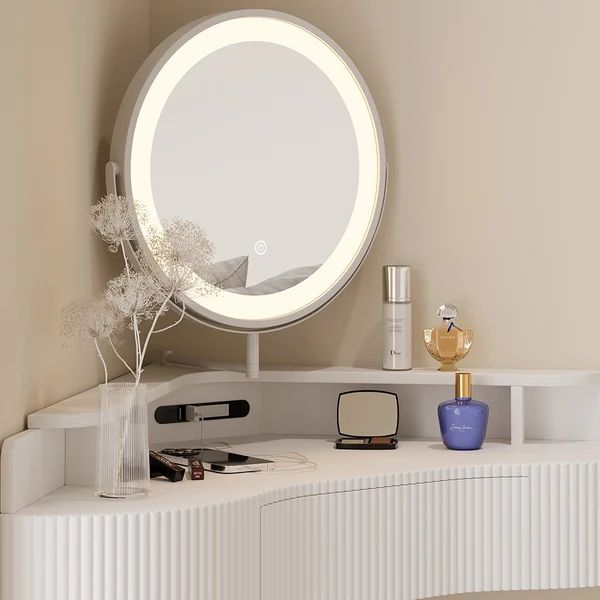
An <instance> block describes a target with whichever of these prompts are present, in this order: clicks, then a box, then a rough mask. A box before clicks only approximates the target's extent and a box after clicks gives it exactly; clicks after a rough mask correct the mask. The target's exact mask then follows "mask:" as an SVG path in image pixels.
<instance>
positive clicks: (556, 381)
mask: <svg viewBox="0 0 600 600" xmlns="http://www.w3.org/2000/svg"><path fill="white" fill-rule="evenodd" d="M469 372H471V373H472V374H473V385H474V386H496V387H508V388H510V399H511V443H513V444H522V443H523V442H524V433H525V402H526V393H527V388H532V387H579V386H587V385H600V371H577V370H558V369H557V370H531V369H469ZM128 380H129V376H124V377H120V378H119V379H117V380H116V381H128ZM453 381H454V373H451V372H441V371H437V370H435V369H423V368H415V369H412V370H411V371H384V370H380V369H361V368H355V367H324V368H314V367H293V368H270V369H265V370H263V371H261V372H260V375H259V377H258V378H256V379H248V378H247V377H246V376H245V375H244V374H243V373H238V372H235V371H207V370H204V371H202V370H190V369H185V368H180V367H165V366H160V365H149V366H148V367H147V368H146V369H145V370H144V382H145V383H146V385H147V386H148V401H149V402H152V401H154V400H157V399H159V398H160V397H162V396H164V395H166V394H168V393H172V392H175V391H177V390H179V389H182V388H184V387H187V386H191V385H201V384H239V383H244V384H246V385H252V386H255V385H261V384H269V383H290V384H294V383H316V384H354V385H446V386H451V385H452V384H453ZM97 422H98V389H97V388H92V389H90V390H87V391H85V392H82V393H81V394H77V395H75V396H72V397H71V398H67V399H66V400H63V401H62V402H57V403H56V404H53V405H52V406H49V407H47V408H44V409H42V410H39V411H37V412H34V413H32V414H30V415H29V417H28V419H27V425H28V427H29V428H30V429H71V428H78V427H93V426H95V425H96V424H97Z"/></svg>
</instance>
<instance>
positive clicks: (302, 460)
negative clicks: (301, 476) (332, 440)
mask: <svg viewBox="0 0 600 600" xmlns="http://www.w3.org/2000/svg"><path fill="white" fill-rule="evenodd" d="M252 456H255V457H256V458H264V459H265V460H272V461H273V468H272V469H269V470H268V471H263V473H300V472H303V471H314V470H315V469H316V468H317V463H316V462H314V461H312V460H309V459H308V458H307V457H306V456H304V454H300V452H279V453H277V454H255V453H254V452H253V453H252Z"/></svg>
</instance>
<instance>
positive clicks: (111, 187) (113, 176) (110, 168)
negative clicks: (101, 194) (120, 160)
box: [104, 160, 121, 194]
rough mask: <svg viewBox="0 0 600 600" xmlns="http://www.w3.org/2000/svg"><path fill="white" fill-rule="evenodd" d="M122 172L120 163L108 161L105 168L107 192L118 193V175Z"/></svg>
mask: <svg viewBox="0 0 600 600" xmlns="http://www.w3.org/2000/svg"><path fill="white" fill-rule="evenodd" d="M120 172H121V169H120V168H119V165H118V164H117V163H116V162H113V161H110V160H109V161H108V162H107V163H106V167H105V168H104V178H105V180H106V193H107V194H118V193H119V191H118V190H117V175H118V174H119V173H120Z"/></svg>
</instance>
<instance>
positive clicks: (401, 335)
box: [383, 265, 412, 371]
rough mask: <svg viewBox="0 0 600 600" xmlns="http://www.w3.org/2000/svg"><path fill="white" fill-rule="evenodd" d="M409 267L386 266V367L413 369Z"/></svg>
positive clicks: (384, 269)
mask: <svg viewBox="0 0 600 600" xmlns="http://www.w3.org/2000/svg"><path fill="white" fill-rule="evenodd" d="M411 340H412V302H411V293H410V267H409V266H406V265H386V266H384V267H383V368H384V369H390V370H395V371H408V370H409V369H412V345H411Z"/></svg>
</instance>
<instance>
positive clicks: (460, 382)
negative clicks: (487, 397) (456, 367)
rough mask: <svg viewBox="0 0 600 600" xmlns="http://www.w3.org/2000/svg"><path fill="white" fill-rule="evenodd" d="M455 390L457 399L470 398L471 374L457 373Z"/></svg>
mask: <svg viewBox="0 0 600 600" xmlns="http://www.w3.org/2000/svg"><path fill="white" fill-rule="evenodd" d="M454 388H455V397H456V398H470V397H471V373H457V374H456V380H455V385H454Z"/></svg>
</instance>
